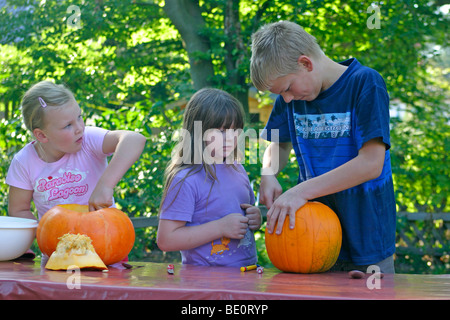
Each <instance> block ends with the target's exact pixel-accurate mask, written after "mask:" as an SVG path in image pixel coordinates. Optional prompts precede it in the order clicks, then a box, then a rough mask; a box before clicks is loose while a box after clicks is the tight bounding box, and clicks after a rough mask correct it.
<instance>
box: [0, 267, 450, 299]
mask: <svg viewBox="0 0 450 320" xmlns="http://www.w3.org/2000/svg"><path fill="white" fill-rule="evenodd" d="M129 264H130V265H132V266H133V268H131V269H126V268H124V267H122V265H120V264H118V265H117V266H112V267H109V271H108V272H101V271H84V270H82V271H81V272H80V273H75V272H74V273H67V272H65V271H50V270H46V269H45V268H44V267H42V266H41V264H40V261H39V260H36V261H30V260H16V261H8V262H0V299H64V300H66V299H67V300H69V299H91V300H97V299H101V300H113V299H135V300H136V299H161V300H177V299H181V300H185V299H195V300H203V299H212V300H219V299H233V300H241V299H245V300H252V299H257V300H262V299H282V300H289V299H366V300H373V299H374V300H378V299H389V300H391V299H433V300H434V299H450V275H410V274H395V275H385V276H384V278H383V279H377V280H375V279H372V280H371V281H368V279H369V276H370V275H369V274H366V277H365V278H364V279H350V278H349V276H348V274H347V273H345V272H335V273H331V272H330V273H322V274H289V273H283V272H280V271H278V270H277V269H275V268H266V269H265V270H264V273H262V274H258V273H256V271H248V272H241V271H240V270H239V268H230V267H199V266H190V265H177V264H176V265H175V273H174V274H173V275H170V274H168V273H167V264H162V263H151V262H130V263H129ZM377 281H378V282H377ZM368 282H369V286H368ZM77 284H79V289H77V288H76V287H77ZM374 286H375V288H373V289H370V288H369V287H374ZM377 287H379V288H377Z"/></svg>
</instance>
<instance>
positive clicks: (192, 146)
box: [160, 88, 245, 212]
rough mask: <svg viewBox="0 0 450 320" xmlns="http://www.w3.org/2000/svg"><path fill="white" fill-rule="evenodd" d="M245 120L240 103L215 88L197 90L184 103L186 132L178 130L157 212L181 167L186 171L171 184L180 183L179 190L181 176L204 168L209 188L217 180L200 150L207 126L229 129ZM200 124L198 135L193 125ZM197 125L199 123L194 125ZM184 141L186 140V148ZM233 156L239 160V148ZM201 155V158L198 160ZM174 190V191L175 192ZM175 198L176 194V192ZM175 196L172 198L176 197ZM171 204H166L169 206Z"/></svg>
mask: <svg viewBox="0 0 450 320" xmlns="http://www.w3.org/2000/svg"><path fill="white" fill-rule="evenodd" d="M244 121H245V113H244V110H243V108H242V105H241V103H240V102H239V101H238V100H237V99H236V98H235V97H233V96H232V95H231V94H229V93H227V92H225V91H223V90H220V89H215V88H204V89H201V90H199V91H197V92H196V93H195V94H194V95H193V96H192V97H191V99H190V100H189V102H188V103H187V105H186V109H185V111H184V116H183V129H182V130H181V131H182V132H185V133H188V134H181V135H180V136H179V138H178V143H177V145H176V146H175V147H174V150H173V152H172V158H171V160H170V161H169V163H168V165H167V167H166V170H165V174H164V180H165V184H164V191H163V196H162V199H161V205H160V212H161V209H162V208H163V205H164V200H165V198H166V196H167V193H168V190H169V187H170V186H171V184H172V182H173V179H174V177H175V176H176V175H177V174H178V173H179V172H180V171H181V170H184V169H187V168H190V169H189V170H187V173H186V175H185V176H184V177H183V178H182V179H181V180H180V181H179V182H178V183H176V184H175V185H174V186H172V187H171V188H172V189H173V188H175V187H176V186H177V185H179V189H178V192H179V191H180V188H181V186H182V184H183V182H184V180H185V179H186V178H187V177H189V176H191V175H193V174H195V173H197V172H199V171H201V170H204V171H205V173H206V179H211V182H212V183H211V189H212V186H213V184H214V182H215V181H218V180H217V176H216V170H215V165H214V164H210V163H208V162H206V161H204V159H203V156H202V155H203V151H204V150H205V147H206V145H205V141H203V135H204V133H205V132H206V131H207V130H209V129H218V128H224V129H229V128H231V127H233V129H241V130H242V129H243V128H244ZM198 123H200V124H201V136H200V137H198V136H196V135H195V134H197V135H198V133H199V132H195V129H196V125H198ZM197 128H198V127H197ZM186 144H189V145H188V146H187V148H186ZM186 150H189V151H190V152H189V154H184V153H183V152H184V151H186ZM232 156H233V157H234V160H238V158H239V152H238V150H237V147H236V149H235V150H234V152H233V153H232ZM198 159H201V162H200V163H199V162H198ZM178 192H177V195H178ZM175 198H176V196H175ZM175 198H174V199H175ZM170 205H171V204H169V206H170Z"/></svg>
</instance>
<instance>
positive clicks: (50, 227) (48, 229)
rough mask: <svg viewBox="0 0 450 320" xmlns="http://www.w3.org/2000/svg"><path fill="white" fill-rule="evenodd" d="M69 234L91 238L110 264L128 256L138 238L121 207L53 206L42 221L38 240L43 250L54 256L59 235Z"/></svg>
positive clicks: (102, 257)
mask: <svg viewBox="0 0 450 320" xmlns="http://www.w3.org/2000/svg"><path fill="white" fill-rule="evenodd" d="M66 233H72V234H78V233H79V234H85V235H87V236H88V237H89V238H91V239H92V245H93V246H94V248H95V251H96V252H97V254H98V255H99V256H100V258H101V259H102V260H103V262H104V263H105V264H106V265H110V264H113V263H116V262H119V261H121V260H123V259H124V258H126V257H127V255H128V254H129V253H130V251H131V249H132V248H133V245H134V240H135V233H134V227H133V224H132V222H131V220H130V218H129V217H128V216H127V215H126V214H125V213H123V212H122V211H120V210H119V209H116V208H104V209H100V210H97V211H92V212H89V207H88V206H86V205H78V204H65V205H58V206H55V207H53V208H52V209H50V210H49V211H47V212H46V213H45V214H44V216H43V217H42V218H41V220H40V221H39V225H38V227H37V230H36V240H37V243H38V245H39V248H40V250H41V252H43V253H45V254H46V255H47V256H49V257H50V256H51V254H52V253H53V252H54V251H55V250H56V246H57V245H58V242H59V238H60V237H62V236H63V235H64V234H66Z"/></svg>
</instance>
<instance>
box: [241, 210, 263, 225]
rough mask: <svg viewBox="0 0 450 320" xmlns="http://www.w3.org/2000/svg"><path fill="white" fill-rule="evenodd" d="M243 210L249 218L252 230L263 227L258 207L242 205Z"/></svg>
mask: <svg viewBox="0 0 450 320" xmlns="http://www.w3.org/2000/svg"><path fill="white" fill-rule="evenodd" d="M241 208H242V209H244V210H245V216H246V217H247V218H248V227H249V228H250V230H253V231H255V230H258V229H259V227H261V221H262V220H261V211H260V210H259V208H258V207H255V206H252V205H251V204H248V203H243V204H241Z"/></svg>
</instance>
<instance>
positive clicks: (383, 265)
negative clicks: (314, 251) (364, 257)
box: [329, 255, 395, 273]
mask: <svg viewBox="0 0 450 320" xmlns="http://www.w3.org/2000/svg"><path fill="white" fill-rule="evenodd" d="M371 265H377V266H378V267H379V268H380V272H381V273H395V268H394V256H393V255H392V256H390V257H387V258H386V259H384V260H382V261H380V262H378V263H373V264H369V265H362V266H357V265H355V264H353V262H351V261H343V260H338V261H337V262H336V264H335V265H334V266H333V267H332V268H331V269H330V270H329V271H352V270H359V271H362V272H364V273H366V272H367V268H369V267H370V266H371Z"/></svg>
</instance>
